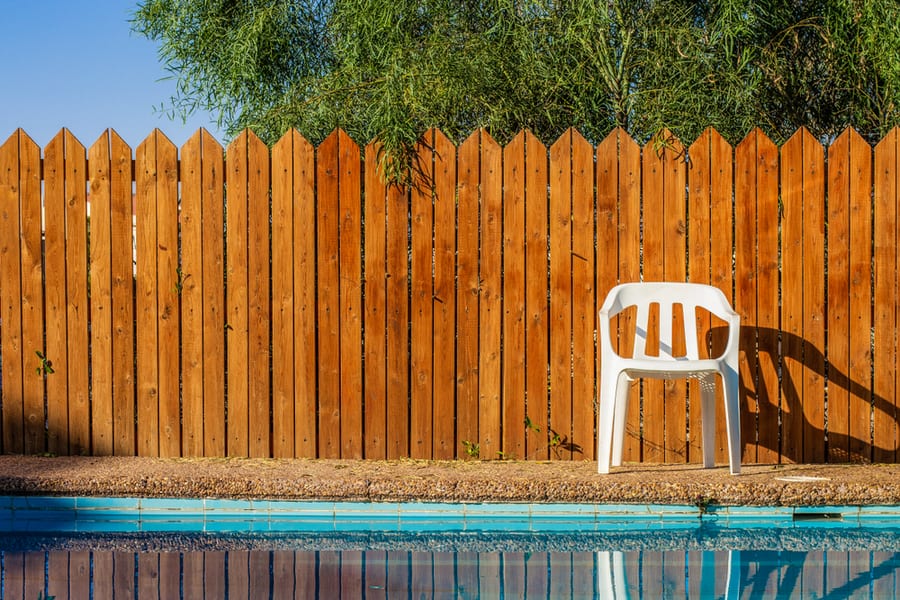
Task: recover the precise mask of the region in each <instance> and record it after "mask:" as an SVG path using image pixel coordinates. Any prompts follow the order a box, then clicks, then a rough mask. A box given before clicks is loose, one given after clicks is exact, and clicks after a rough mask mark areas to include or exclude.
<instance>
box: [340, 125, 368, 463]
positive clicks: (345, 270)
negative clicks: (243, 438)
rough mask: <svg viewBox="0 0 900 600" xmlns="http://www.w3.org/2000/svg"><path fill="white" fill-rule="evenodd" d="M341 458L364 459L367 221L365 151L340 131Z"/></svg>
mask: <svg viewBox="0 0 900 600" xmlns="http://www.w3.org/2000/svg"><path fill="white" fill-rule="evenodd" d="M338 146H339V163H338V168H339V173H340V174H339V177H340V180H339V182H338V195H339V200H338V202H339V206H338V210H339V211H340V216H339V219H340V222H339V232H338V236H339V241H338V244H339V248H340V250H339V260H340V263H339V264H340V286H339V294H340V315H339V319H340V331H341V342H340V348H341V350H340V352H341V362H340V368H341V376H340V384H341V395H340V410H341V438H340V439H341V457H343V458H362V455H363V416H362V412H363V404H362V379H363V377H362V375H363V374H362V319H363V315H362V311H363V308H362V285H363V281H362V256H361V248H362V237H361V236H362V217H361V214H360V190H361V188H360V184H361V180H360V166H361V164H362V162H361V156H360V152H359V146H357V145H356V143H355V142H354V141H353V140H352V139H350V136H348V135H347V134H346V133H344V132H343V131H338Z"/></svg>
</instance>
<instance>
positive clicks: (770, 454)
mask: <svg viewBox="0 0 900 600" xmlns="http://www.w3.org/2000/svg"><path fill="white" fill-rule="evenodd" d="M756 147H757V153H758V156H759V157H758V159H757V168H756V218H757V226H756V231H757V242H756V254H757V259H756V268H757V276H756V280H757V283H758V285H757V286H756V320H757V325H758V327H757V329H756V344H757V358H756V360H757V363H756V368H757V386H756V390H757V406H758V409H759V416H758V424H757V432H758V433H757V447H756V460H757V462H765V463H775V462H778V456H779V455H778V423H779V418H780V415H779V411H780V395H779V388H780V386H779V381H778V377H779V362H778V346H779V333H778V302H779V297H778V275H779V249H778V217H779V208H778V207H779V197H778V148H777V147H776V146H775V144H774V143H773V142H772V141H771V140H770V139H769V138H767V137H766V136H765V135H764V134H763V133H762V132H758V135H757V139H756ZM722 419H723V420H722V421H719V422H720V423H724V422H725V421H724V416H723V417H722ZM726 456H727V452H723V459H724V458H725V457H726Z"/></svg>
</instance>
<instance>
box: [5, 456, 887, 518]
mask: <svg viewBox="0 0 900 600" xmlns="http://www.w3.org/2000/svg"><path fill="white" fill-rule="evenodd" d="M0 495H59V496H141V497H184V498H188V497H189V498H258V499H275V498H279V499H306V500H313V499H316V500H369V501H385V502H387V501H413V500H418V501H427V502H442V501H443V502H491V501H493V502H595V503H665V504H694V505H704V504H724V505H755V506H779V505H784V506H792V505H862V504H867V505H878V504H900V465H777V466H776V465H745V466H744V467H743V472H742V474H741V475H739V476H732V475H730V474H729V473H728V470H727V468H725V467H717V468H715V469H702V468H701V467H699V466H697V465H626V466H623V467H619V468H616V469H613V473H612V474H610V475H598V474H597V472H596V464H595V463H592V462H562V461H551V462H534V461H529V462H524V461H419V460H397V461H379V460H366V461H360V460H302V459H297V460H272V459H248V458H227V459H225V458H205V459H159V458H134V457H110V458H93V457H34V456H10V455H6V456H0Z"/></svg>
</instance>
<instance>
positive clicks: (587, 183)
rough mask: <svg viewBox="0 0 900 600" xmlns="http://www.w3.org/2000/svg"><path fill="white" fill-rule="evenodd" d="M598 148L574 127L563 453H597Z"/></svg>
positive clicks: (574, 456) (588, 455) (575, 456)
mask: <svg viewBox="0 0 900 600" xmlns="http://www.w3.org/2000/svg"><path fill="white" fill-rule="evenodd" d="M593 182H594V148H593V146H591V144H590V143H589V142H588V141H587V140H586V139H584V137H582V135H581V134H580V133H578V132H577V131H574V130H573V132H572V250H571V253H572V427H571V433H570V434H569V435H570V438H569V440H568V441H566V440H565V439H562V440H561V445H560V446H557V447H560V448H561V450H562V452H563V456H564V457H565V458H569V459H579V460H582V459H590V458H593V456H594V421H595V415H594V409H593V402H592V401H591V400H592V399H593V397H594V393H595V392H594V390H595V389H596V382H595V381H594V378H595V375H596V370H595V369H594V354H595V347H594V337H595V333H596V330H597V327H596V320H597V314H596V312H597V311H596V306H597V301H596V300H595V298H594V296H595V294H596V284H595V281H594V277H595V274H596V270H597V269H596V264H595V262H594V235H595V233H594V232H595V224H594V185H593Z"/></svg>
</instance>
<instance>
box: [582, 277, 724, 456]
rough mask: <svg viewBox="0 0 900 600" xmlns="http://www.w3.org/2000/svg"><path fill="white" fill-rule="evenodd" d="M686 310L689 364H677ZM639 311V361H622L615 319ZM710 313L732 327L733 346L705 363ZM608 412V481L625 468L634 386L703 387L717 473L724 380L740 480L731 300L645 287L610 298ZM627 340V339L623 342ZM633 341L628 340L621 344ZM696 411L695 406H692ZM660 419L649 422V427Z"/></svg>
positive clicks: (603, 342) (684, 288)
mask: <svg viewBox="0 0 900 600" xmlns="http://www.w3.org/2000/svg"><path fill="white" fill-rule="evenodd" d="M676 305H680V306H681V309H682V311H683V316H684V318H683V319H681V321H680V322H681V323H682V327H683V330H682V332H681V333H682V336H681V339H683V340H684V345H685V346H686V354H685V356H673V354H674V352H673V350H672V349H673V348H674V347H675V345H674V344H673V340H674V339H675V336H674V335H673V327H674V323H675V320H674V319H673V314H674V312H675V311H674V308H675V306H676ZM654 306H658V307H659V321H658V323H659V335H658V336H656V337H657V338H658V339H655V338H654V339H655V343H656V344H657V347H656V348H652V349H648V348H647V343H648V338H649V333H648V332H649V331H650V329H651V328H650V315H651V313H652V310H651V309H652V307H654ZM631 307H636V309H637V311H636V318H635V324H634V339H633V343H632V344H630V345H625V346H623V347H631V348H634V349H635V356H621V355H619V354H618V353H617V352H616V351H615V350H614V348H613V345H612V332H611V331H610V327H611V319H612V318H613V317H615V316H616V315H618V314H619V313H621V312H622V311H624V310H625V309H628V308H631ZM700 308H702V309H704V310H706V311H708V312H709V313H711V314H713V315H715V316H717V317H718V318H720V319H722V320H724V321H725V322H727V323H728V340H727V343H726V346H725V351H724V352H723V353H722V355H721V356H718V357H713V358H698V357H699V356H702V355H704V354H705V349H704V348H701V347H700V341H699V339H698V335H697V331H696V325H695V324H696V323H697V317H698V314H697V311H698V309H700ZM599 326H600V385H599V394H600V410H599V411H598V414H597V470H598V472H600V473H608V472H609V468H610V466H617V465H621V464H622V446H623V444H624V439H625V416H626V414H627V410H626V409H627V404H628V386H627V385H626V383H627V381H628V380H634V379H641V378H647V379H682V378H699V379H701V380H702V383H701V386H700V389H701V394H700V395H701V398H700V407H701V410H700V412H701V428H702V440H703V463H704V466H706V467H712V466H713V465H714V458H715V452H714V441H715V416H716V410H715V381H716V379H717V377H718V378H721V380H722V383H723V391H724V394H723V397H724V403H725V421H726V423H725V428H726V434H727V437H728V461H729V467H730V470H731V473H732V474H738V473H740V470H741V462H740V457H741V454H740V450H741V448H740V443H741V439H740V404H739V398H738V393H739V374H738V351H739V348H738V346H739V341H740V317H739V316H738V314H737V313H736V312H734V310H733V309H732V308H731V305H730V304H729V303H728V300H727V299H726V298H725V295H724V294H723V293H722V292H721V291H720V290H719V289H718V288H715V287H713V286H708V285H703V284H696V283H669V282H652V283H647V282H641V283H625V284H620V285H617V286H616V287H614V288H613V289H612V290H610V292H609V295H607V297H606V300H605V301H604V303H603V307H602V308H601V309H600V325H599ZM620 335H625V334H621V333H620ZM623 341H627V340H621V339H620V342H623ZM692 406H693V404H692ZM654 418H657V415H653V414H647V413H646V411H645V412H644V414H643V419H644V422H647V420H648V419H654Z"/></svg>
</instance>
